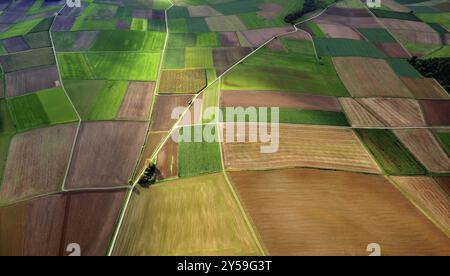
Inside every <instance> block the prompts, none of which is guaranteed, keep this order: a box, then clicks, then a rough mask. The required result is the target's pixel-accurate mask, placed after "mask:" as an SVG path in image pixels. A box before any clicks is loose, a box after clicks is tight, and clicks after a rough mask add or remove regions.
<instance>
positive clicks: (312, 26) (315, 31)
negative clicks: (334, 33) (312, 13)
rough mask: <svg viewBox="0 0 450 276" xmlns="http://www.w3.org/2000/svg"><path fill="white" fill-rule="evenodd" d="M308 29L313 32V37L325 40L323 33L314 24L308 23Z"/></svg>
mask: <svg viewBox="0 0 450 276" xmlns="http://www.w3.org/2000/svg"><path fill="white" fill-rule="evenodd" d="M307 26H308V28H309V29H310V30H311V31H312V32H313V34H314V36H315V37H320V38H325V37H326V35H325V33H324V32H323V31H322V30H321V29H320V27H319V25H317V24H316V23H314V22H308V24H307Z"/></svg>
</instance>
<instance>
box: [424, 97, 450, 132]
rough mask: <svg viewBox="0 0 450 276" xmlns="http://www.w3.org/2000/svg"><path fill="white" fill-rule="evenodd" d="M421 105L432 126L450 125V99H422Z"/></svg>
mask: <svg viewBox="0 0 450 276" xmlns="http://www.w3.org/2000/svg"><path fill="white" fill-rule="evenodd" d="M420 106H421V108H422V110H423V112H424V114H425V118H426V120H427V122H428V123H429V124H430V125H432V126H450V101H448V100H421V101H420Z"/></svg>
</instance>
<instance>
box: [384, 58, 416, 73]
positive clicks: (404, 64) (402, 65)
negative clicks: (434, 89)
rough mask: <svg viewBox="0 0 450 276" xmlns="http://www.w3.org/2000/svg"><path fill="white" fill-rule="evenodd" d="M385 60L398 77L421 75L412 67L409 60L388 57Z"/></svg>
mask: <svg viewBox="0 0 450 276" xmlns="http://www.w3.org/2000/svg"><path fill="white" fill-rule="evenodd" d="M387 62H388V63H389V65H390V66H391V68H392V69H393V70H394V72H395V73H396V74H397V75H398V76H399V77H405V78H421V77H422V75H420V73H419V72H417V70H416V69H414V67H412V66H411V64H409V62H408V61H407V60H405V59H400V58H389V59H388V60H387Z"/></svg>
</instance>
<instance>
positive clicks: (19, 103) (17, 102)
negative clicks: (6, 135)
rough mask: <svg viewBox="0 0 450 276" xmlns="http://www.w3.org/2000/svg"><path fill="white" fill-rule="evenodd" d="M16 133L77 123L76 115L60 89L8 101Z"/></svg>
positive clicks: (43, 91)
mask: <svg viewBox="0 0 450 276" xmlns="http://www.w3.org/2000/svg"><path fill="white" fill-rule="evenodd" d="M8 105H9V108H10V110H11V114H12V118H13V121H14V124H15V126H16V128H17V131H19V132H20V131H27V130H30V129H34V128H38V127H44V126H48V125H54V124H62V123H68V122H74V121H77V120H78V118H77V115H76V112H75V110H74V109H73V107H72V105H71V104H70V102H69V99H68V98H67V97H66V95H65V93H64V91H63V90H62V89H61V88H52V89H47V90H42V91H40V92H37V93H33V94H28V95H25V96H20V97H15V98H12V99H8Z"/></svg>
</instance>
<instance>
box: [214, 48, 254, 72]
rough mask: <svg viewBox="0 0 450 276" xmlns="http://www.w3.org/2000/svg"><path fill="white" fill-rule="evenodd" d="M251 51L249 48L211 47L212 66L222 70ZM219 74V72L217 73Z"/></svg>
mask: <svg viewBox="0 0 450 276" xmlns="http://www.w3.org/2000/svg"><path fill="white" fill-rule="evenodd" d="M251 52H252V49H251V48H244V47H232V48H231V47H226V48H214V49H213V61H214V67H216V68H218V70H219V71H221V72H223V71H225V70H226V69H228V68H230V67H231V66H233V65H234V64H236V63H237V62H239V61H240V60H241V59H243V58H244V57H245V56H247V55H248V54H250V53H251ZM218 75H220V74H218Z"/></svg>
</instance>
